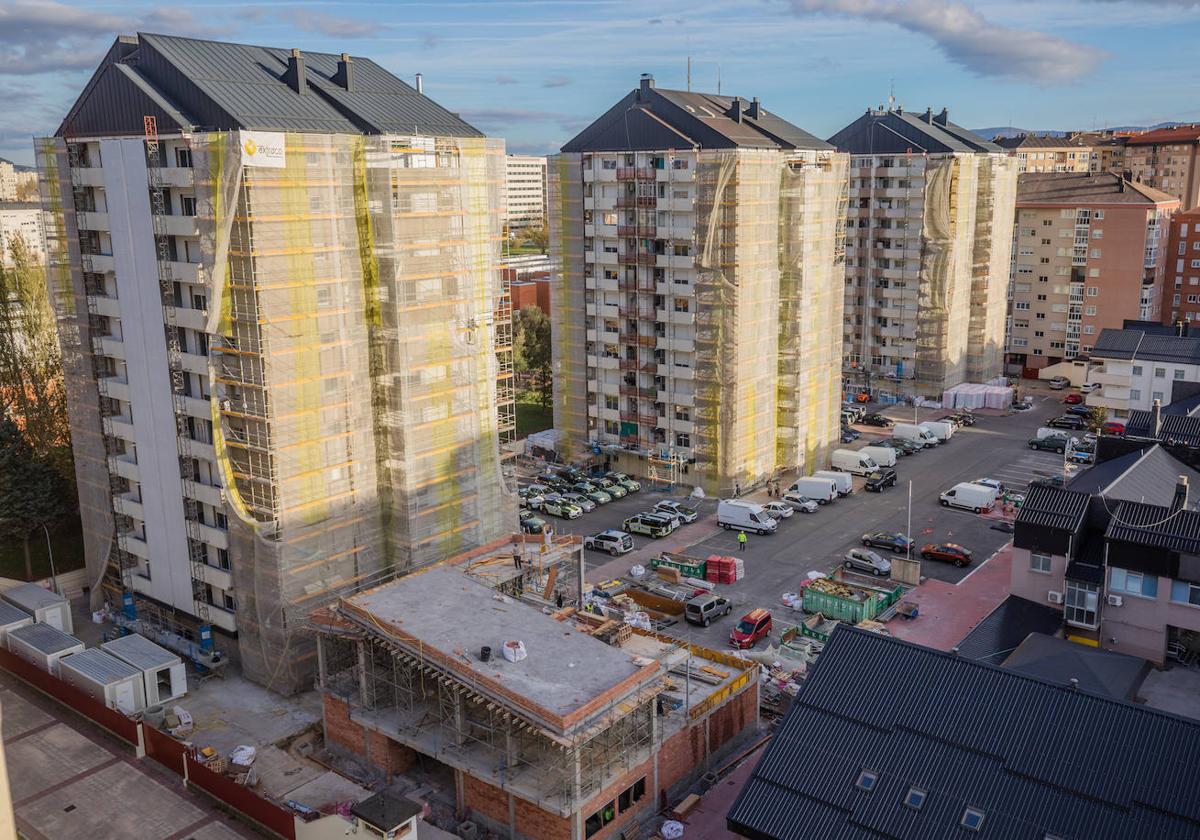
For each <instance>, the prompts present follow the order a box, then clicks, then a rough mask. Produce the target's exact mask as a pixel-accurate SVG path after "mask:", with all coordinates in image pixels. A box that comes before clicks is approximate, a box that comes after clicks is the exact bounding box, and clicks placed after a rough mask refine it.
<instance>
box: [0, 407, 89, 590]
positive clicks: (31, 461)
mask: <svg viewBox="0 0 1200 840" xmlns="http://www.w3.org/2000/svg"><path fill="white" fill-rule="evenodd" d="M73 503H74V494H73V493H72V492H71V488H70V487H69V486H68V482H67V480H66V479H65V478H64V477H63V475H62V473H61V472H59V470H58V468H57V467H56V466H55V465H54V464H53V463H52V462H51V461H50V460H49V459H48V458H45V457H39V456H38V454H37V453H35V452H34V451H33V449H32V447H30V445H29V442H28V441H27V440H26V439H25V436H24V435H23V434H22V433H21V430H20V429H19V428H18V427H17V424H16V423H14V422H13V421H12V420H9V419H7V418H0V535H3V536H4V537H5V538H7V539H11V540H21V542H22V544H23V545H24V549H25V578H26V580H32V579H33V558H32V556H31V555H30V552H29V541H30V539H31V538H32V537H34V536H35V533H36V532H37V531H39V530H41V529H42V528H43V527H45V528H49V527H50V526H51V525H53V524H54V523H55V522H57V520H58V519H60V518H61V517H62V516H63V515H64V514H66V513H68V512H69V510H70V509H71V507H72V506H73Z"/></svg>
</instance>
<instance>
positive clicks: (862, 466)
mask: <svg viewBox="0 0 1200 840" xmlns="http://www.w3.org/2000/svg"><path fill="white" fill-rule="evenodd" d="M829 461H830V463H831V464H832V465H833V468H834V470H836V471H838V472H848V473H854V474H855V475H870V474H871V473H873V472H875V470H877V469H879V464H877V463H875V462H874V461H873V460H872V459H871V456H870V455H865V454H863V453H862V452H861V451H855V450H853V449H835V450H833V454H832V455H830V456H829ZM825 472H828V470H825ZM818 474H819V473H813V475H818Z"/></svg>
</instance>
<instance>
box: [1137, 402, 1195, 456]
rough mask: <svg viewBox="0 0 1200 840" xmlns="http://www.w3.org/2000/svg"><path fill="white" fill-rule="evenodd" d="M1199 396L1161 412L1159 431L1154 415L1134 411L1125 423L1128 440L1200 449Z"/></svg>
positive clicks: (1175, 403)
mask: <svg viewBox="0 0 1200 840" xmlns="http://www.w3.org/2000/svg"><path fill="white" fill-rule="evenodd" d="M1198 411H1200V394H1194V395H1192V396H1190V397H1186V398H1184V399H1182V400H1176V401H1175V402H1173V403H1171V404H1170V405H1168V406H1166V407H1165V408H1163V409H1162V414H1161V416H1160V420H1161V422H1160V425H1159V428H1158V430H1157V431H1156V430H1155V429H1154V412H1153V411H1146V410H1145V409H1135V410H1133V411H1131V412H1129V417H1128V418H1127V419H1126V421H1125V437H1126V438H1146V439H1149V440H1156V441H1159V442H1160V443H1172V444H1181V445H1183V446H1200V416H1197V412H1198Z"/></svg>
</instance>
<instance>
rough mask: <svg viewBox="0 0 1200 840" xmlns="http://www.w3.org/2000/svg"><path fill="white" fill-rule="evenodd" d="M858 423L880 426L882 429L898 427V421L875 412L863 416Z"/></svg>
mask: <svg viewBox="0 0 1200 840" xmlns="http://www.w3.org/2000/svg"><path fill="white" fill-rule="evenodd" d="M858 422H860V423H862V424H863V425H864V426H878V427H880V428H881V429H890V428H892V426H895V425H896V421H895V420H893V419H892V418H891V417H884V416H883V415H882V414H878V413H875V412H872V413H870V414H865V415H863V417H862V419H861V420H859V421H858Z"/></svg>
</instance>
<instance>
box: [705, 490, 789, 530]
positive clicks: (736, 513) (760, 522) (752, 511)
mask: <svg viewBox="0 0 1200 840" xmlns="http://www.w3.org/2000/svg"><path fill="white" fill-rule="evenodd" d="M717 524H718V525H720V526H721V527H722V528H724V529H725V530H726V531H728V530H730V529H731V528H735V529H737V530H739V531H753V532H754V533H756V534H773V533H775V529H776V528H778V527H779V523H778V522H776V521H775V520H774V519H772V518H771V515H770V514H769V513H767V511H766V510H765V509H764V508H763V506H762V505H760V504H757V503H755V502H748V501H746V500H745V499H722V500H721V501H720V502H719V503H718V504H717Z"/></svg>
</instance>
